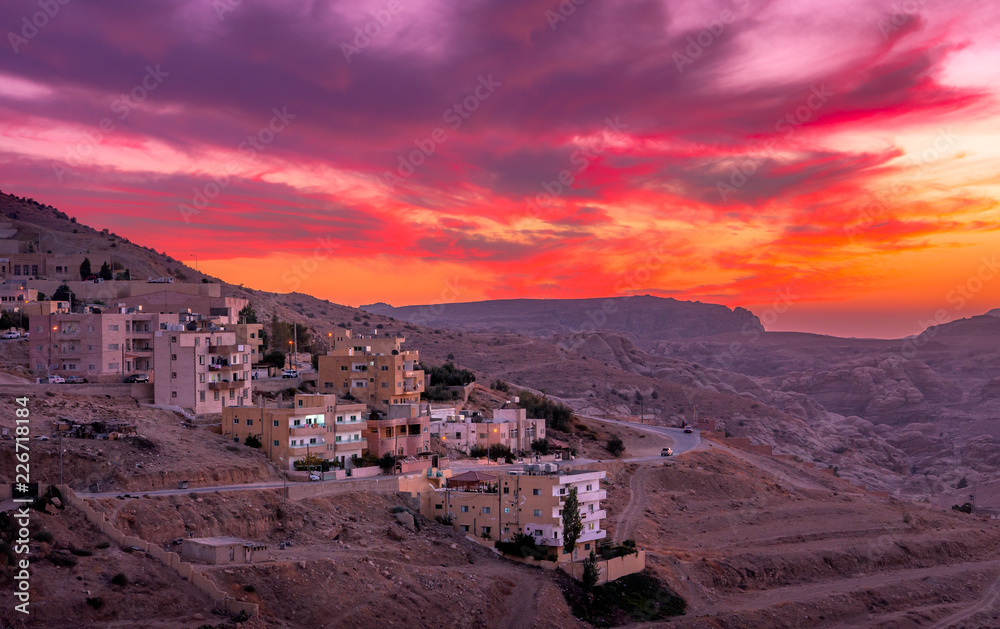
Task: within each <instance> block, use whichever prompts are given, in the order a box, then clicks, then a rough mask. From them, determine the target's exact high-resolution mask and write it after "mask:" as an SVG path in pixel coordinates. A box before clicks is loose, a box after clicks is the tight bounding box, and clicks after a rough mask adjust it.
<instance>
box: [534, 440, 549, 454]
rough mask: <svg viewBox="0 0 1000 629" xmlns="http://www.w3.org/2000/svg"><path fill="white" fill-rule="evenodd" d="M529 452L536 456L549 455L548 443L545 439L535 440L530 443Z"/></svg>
mask: <svg viewBox="0 0 1000 629" xmlns="http://www.w3.org/2000/svg"><path fill="white" fill-rule="evenodd" d="M531 450H532V451H533V452H537V453H538V454H548V453H549V442H548V440H547V439H535V440H534V441H532V442H531Z"/></svg>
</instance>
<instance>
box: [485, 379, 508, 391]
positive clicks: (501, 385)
mask: <svg viewBox="0 0 1000 629" xmlns="http://www.w3.org/2000/svg"><path fill="white" fill-rule="evenodd" d="M490 388H491V389H493V390H494V391H502V392H503V393H508V392H509V391H510V385H509V384H507V383H506V382H504V381H503V380H494V381H493V384H491V385H490Z"/></svg>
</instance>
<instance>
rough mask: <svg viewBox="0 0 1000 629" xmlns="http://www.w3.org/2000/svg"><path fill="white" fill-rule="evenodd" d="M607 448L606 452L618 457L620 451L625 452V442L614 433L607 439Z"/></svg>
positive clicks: (620, 453)
mask: <svg viewBox="0 0 1000 629" xmlns="http://www.w3.org/2000/svg"><path fill="white" fill-rule="evenodd" d="M607 449H608V452H610V453H611V454H613V455H614V456H616V457H619V456H621V455H622V452H625V443H624V442H623V441H622V440H621V438H620V437H619V436H618V435H615V436H613V437H611V438H610V439H608V445H607Z"/></svg>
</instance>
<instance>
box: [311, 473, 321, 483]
mask: <svg viewBox="0 0 1000 629" xmlns="http://www.w3.org/2000/svg"><path fill="white" fill-rule="evenodd" d="M319 479H320V478H319V474H310V475H309V480H311V481H313V482H315V481H318V480H319Z"/></svg>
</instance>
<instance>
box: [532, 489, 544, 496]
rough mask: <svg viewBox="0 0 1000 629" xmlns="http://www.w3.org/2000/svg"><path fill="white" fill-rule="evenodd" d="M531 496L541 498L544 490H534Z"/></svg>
mask: <svg viewBox="0 0 1000 629" xmlns="http://www.w3.org/2000/svg"><path fill="white" fill-rule="evenodd" d="M531 495H532V496H541V495H542V490H541V489H532V490H531Z"/></svg>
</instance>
